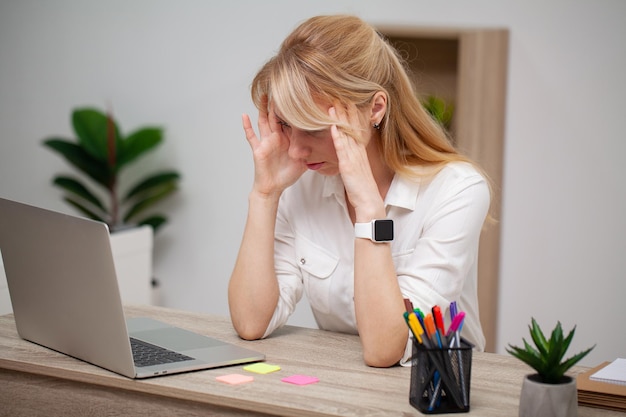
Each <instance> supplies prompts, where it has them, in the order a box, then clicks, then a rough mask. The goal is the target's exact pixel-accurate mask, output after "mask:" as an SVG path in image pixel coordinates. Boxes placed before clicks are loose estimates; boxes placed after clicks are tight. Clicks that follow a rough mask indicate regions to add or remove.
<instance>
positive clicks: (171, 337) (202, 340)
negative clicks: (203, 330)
mask: <svg viewBox="0 0 626 417" xmlns="http://www.w3.org/2000/svg"><path fill="white" fill-rule="evenodd" d="M131 336H132V337H134V338H137V339H140V340H143V341H146V342H148V343H152V344H154V345H158V346H161V347H164V348H167V349H171V350H177V351H183V350H191V349H201V348H207V347H213V346H220V345H223V344H224V342H221V341H219V340H217V339H213V338H210V337H205V336H202V335H199V334H195V333H192V332H189V331H186V330H183V329H178V328H175V327H172V328H165V329H163V328H162V329H155V330H143V331H137V332H132V334H131Z"/></svg>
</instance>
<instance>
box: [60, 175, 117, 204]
mask: <svg viewBox="0 0 626 417" xmlns="http://www.w3.org/2000/svg"><path fill="white" fill-rule="evenodd" d="M53 183H54V184H55V185H57V186H59V187H61V188H63V189H64V190H66V191H68V192H70V193H72V194H74V195H76V196H78V197H80V198H82V199H83V200H85V201H87V202H89V203H91V204H92V205H93V206H95V207H97V208H99V209H100V210H102V211H103V212H106V208H105V207H104V204H102V201H100V199H99V198H98V197H96V195H95V194H94V193H92V192H91V191H89V189H88V188H87V187H85V186H84V185H83V183H82V182H80V181H79V180H77V179H74V178H71V177H65V176H62V175H59V176H57V177H55V178H54V181H53Z"/></svg>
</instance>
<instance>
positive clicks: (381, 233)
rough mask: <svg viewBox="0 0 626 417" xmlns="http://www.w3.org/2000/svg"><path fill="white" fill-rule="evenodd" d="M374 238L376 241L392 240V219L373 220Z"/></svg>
mask: <svg viewBox="0 0 626 417" xmlns="http://www.w3.org/2000/svg"><path fill="white" fill-rule="evenodd" d="M374 240H376V241H377V242H390V241H392V240H393V220H390V219H387V220H376V221H375V222H374Z"/></svg>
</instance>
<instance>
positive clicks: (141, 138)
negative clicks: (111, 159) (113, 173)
mask: <svg viewBox="0 0 626 417" xmlns="http://www.w3.org/2000/svg"><path fill="white" fill-rule="evenodd" d="M162 140H163V130H162V129H160V128H157V127H146V128H142V129H139V130H137V131H135V132H133V133H131V134H130V135H128V137H127V138H126V139H124V141H123V143H122V145H121V146H122V148H121V149H120V152H119V153H118V156H119V160H118V167H119V168H122V167H123V166H124V165H126V164H128V163H129V162H132V161H134V160H135V159H137V158H138V157H139V156H141V155H143V154H145V153H146V152H148V151H149V150H151V149H154V148H155V147H156V146H158V145H159V144H160V143H161V142H162Z"/></svg>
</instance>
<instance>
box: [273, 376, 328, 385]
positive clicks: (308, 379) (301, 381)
mask: <svg viewBox="0 0 626 417" xmlns="http://www.w3.org/2000/svg"><path fill="white" fill-rule="evenodd" d="M281 381H283V382H288V383H290V384H296V385H307V384H314V383H316V382H318V381H319V378H316V377H314V376H307V375H291V376H288V377H286V378H283V379H281Z"/></svg>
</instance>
